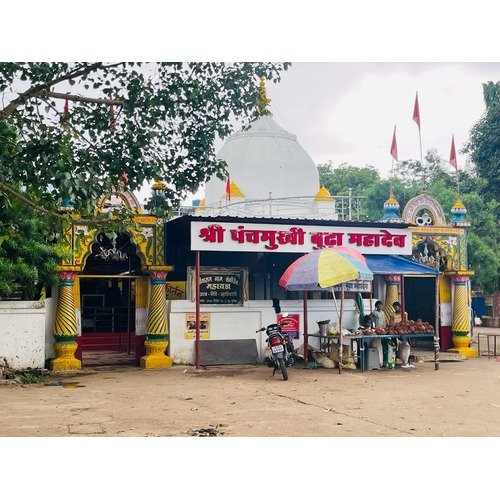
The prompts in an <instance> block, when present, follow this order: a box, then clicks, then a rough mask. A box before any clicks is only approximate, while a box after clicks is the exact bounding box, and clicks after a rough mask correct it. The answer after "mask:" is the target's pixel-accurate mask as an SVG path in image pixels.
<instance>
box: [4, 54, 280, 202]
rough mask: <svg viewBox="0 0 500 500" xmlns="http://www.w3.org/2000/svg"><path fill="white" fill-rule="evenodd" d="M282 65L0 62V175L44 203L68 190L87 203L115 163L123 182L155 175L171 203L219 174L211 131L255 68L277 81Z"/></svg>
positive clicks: (249, 84)
mask: <svg viewBox="0 0 500 500" xmlns="http://www.w3.org/2000/svg"><path fill="white" fill-rule="evenodd" d="M287 66H288V65H287V64H286V63H284V64H282V63H276V64H271V63H233V64H225V63H154V64H153V63H151V64H143V63H125V62H119V63H103V62H97V63H71V64H70V63H0V92H2V93H3V101H4V102H6V103H7V104H6V105H5V106H4V107H3V108H2V109H1V110H0V144H1V145H2V153H1V156H0V159H1V162H2V172H1V174H0V182H2V183H7V184H12V183H19V184H21V185H23V186H25V187H29V188H34V187H36V189H37V191H38V192H39V193H40V202H41V203H42V204H43V206H46V207H47V206H50V207H57V206H58V205H59V204H60V203H61V201H62V200H68V199H70V200H72V202H73V204H74V206H75V208H76V209H78V210H79V211H84V210H85V209H86V210H87V211H90V210H91V209H92V208H93V206H94V203H95V200H96V199H97V198H98V197H99V196H100V195H101V194H102V193H103V192H105V191H106V190H107V189H109V188H110V187H113V186H117V184H118V182H119V181H120V179H122V175H123V174H124V173H125V174H126V177H127V183H128V188H129V189H131V190H134V189H137V188H140V187H141V186H142V185H143V183H144V182H145V181H150V182H153V181H155V180H158V179H161V180H164V181H165V182H167V184H168V186H169V189H168V190H167V192H166V198H167V200H169V201H170V202H171V203H174V204H175V203H176V202H177V201H178V200H180V199H182V198H183V197H185V195H186V194H187V193H188V192H194V191H195V190H196V189H197V188H198V186H199V185H200V184H201V183H203V182H205V181H206V180H207V179H208V178H210V177H211V176H213V175H219V176H222V175H223V172H224V168H225V165H224V163H223V162H221V161H218V160H217V159H216V156H215V139H216V138H218V137H219V138H224V137H226V136H228V135H229V134H230V133H231V132H232V130H233V123H234V121H235V118H243V117H247V116H249V115H250V113H251V112H252V111H253V110H254V109H255V105H256V99H257V97H258V95H259V93H258V86H257V76H263V77H265V78H266V79H268V80H272V81H278V80H279V78H280V72H281V71H282V70H284V69H286V68H287ZM60 94H62V97H65V96H67V97H69V99H70V105H69V109H68V112H67V113H65V111H64V100H61V99H59V98H58V97H61V96H60ZM68 94H69V96H68Z"/></svg>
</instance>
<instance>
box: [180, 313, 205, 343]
mask: <svg viewBox="0 0 500 500" xmlns="http://www.w3.org/2000/svg"><path fill="white" fill-rule="evenodd" d="M184 338H186V339H195V338H196V313H186V330H185V334H184ZM200 339H203V340H208V339H210V313H200Z"/></svg>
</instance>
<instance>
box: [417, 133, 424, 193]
mask: <svg viewBox="0 0 500 500" xmlns="http://www.w3.org/2000/svg"><path fill="white" fill-rule="evenodd" d="M418 140H419V142H420V168H421V169H422V190H423V191H425V171H424V158H423V155H422V134H421V133H420V127H418Z"/></svg>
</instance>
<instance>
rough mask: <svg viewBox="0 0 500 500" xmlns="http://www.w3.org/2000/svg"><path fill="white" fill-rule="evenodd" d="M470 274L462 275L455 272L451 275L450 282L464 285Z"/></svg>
mask: <svg viewBox="0 0 500 500" xmlns="http://www.w3.org/2000/svg"><path fill="white" fill-rule="evenodd" d="M469 279H470V276H467V275H464V274H455V275H454V276H452V277H451V281H452V283H454V284H455V285H465V284H467V282H468V281H469Z"/></svg>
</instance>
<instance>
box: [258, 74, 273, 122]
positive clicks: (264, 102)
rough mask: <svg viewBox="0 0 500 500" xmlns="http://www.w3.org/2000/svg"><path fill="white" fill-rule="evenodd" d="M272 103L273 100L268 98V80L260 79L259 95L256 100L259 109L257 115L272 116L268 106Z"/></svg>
mask: <svg viewBox="0 0 500 500" xmlns="http://www.w3.org/2000/svg"><path fill="white" fill-rule="evenodd" d="M270 102H271V99H269V98H268V97H267V93H266V80H265V78H264V77H263V76H261V77H260V82H259V95H258V96H257V99H256V104H257V108H256V110H255V113H256V114H257V115H258V116H264V115H270V114H271V111H269V109H268V106H269V104H270Z"/></svg>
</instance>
